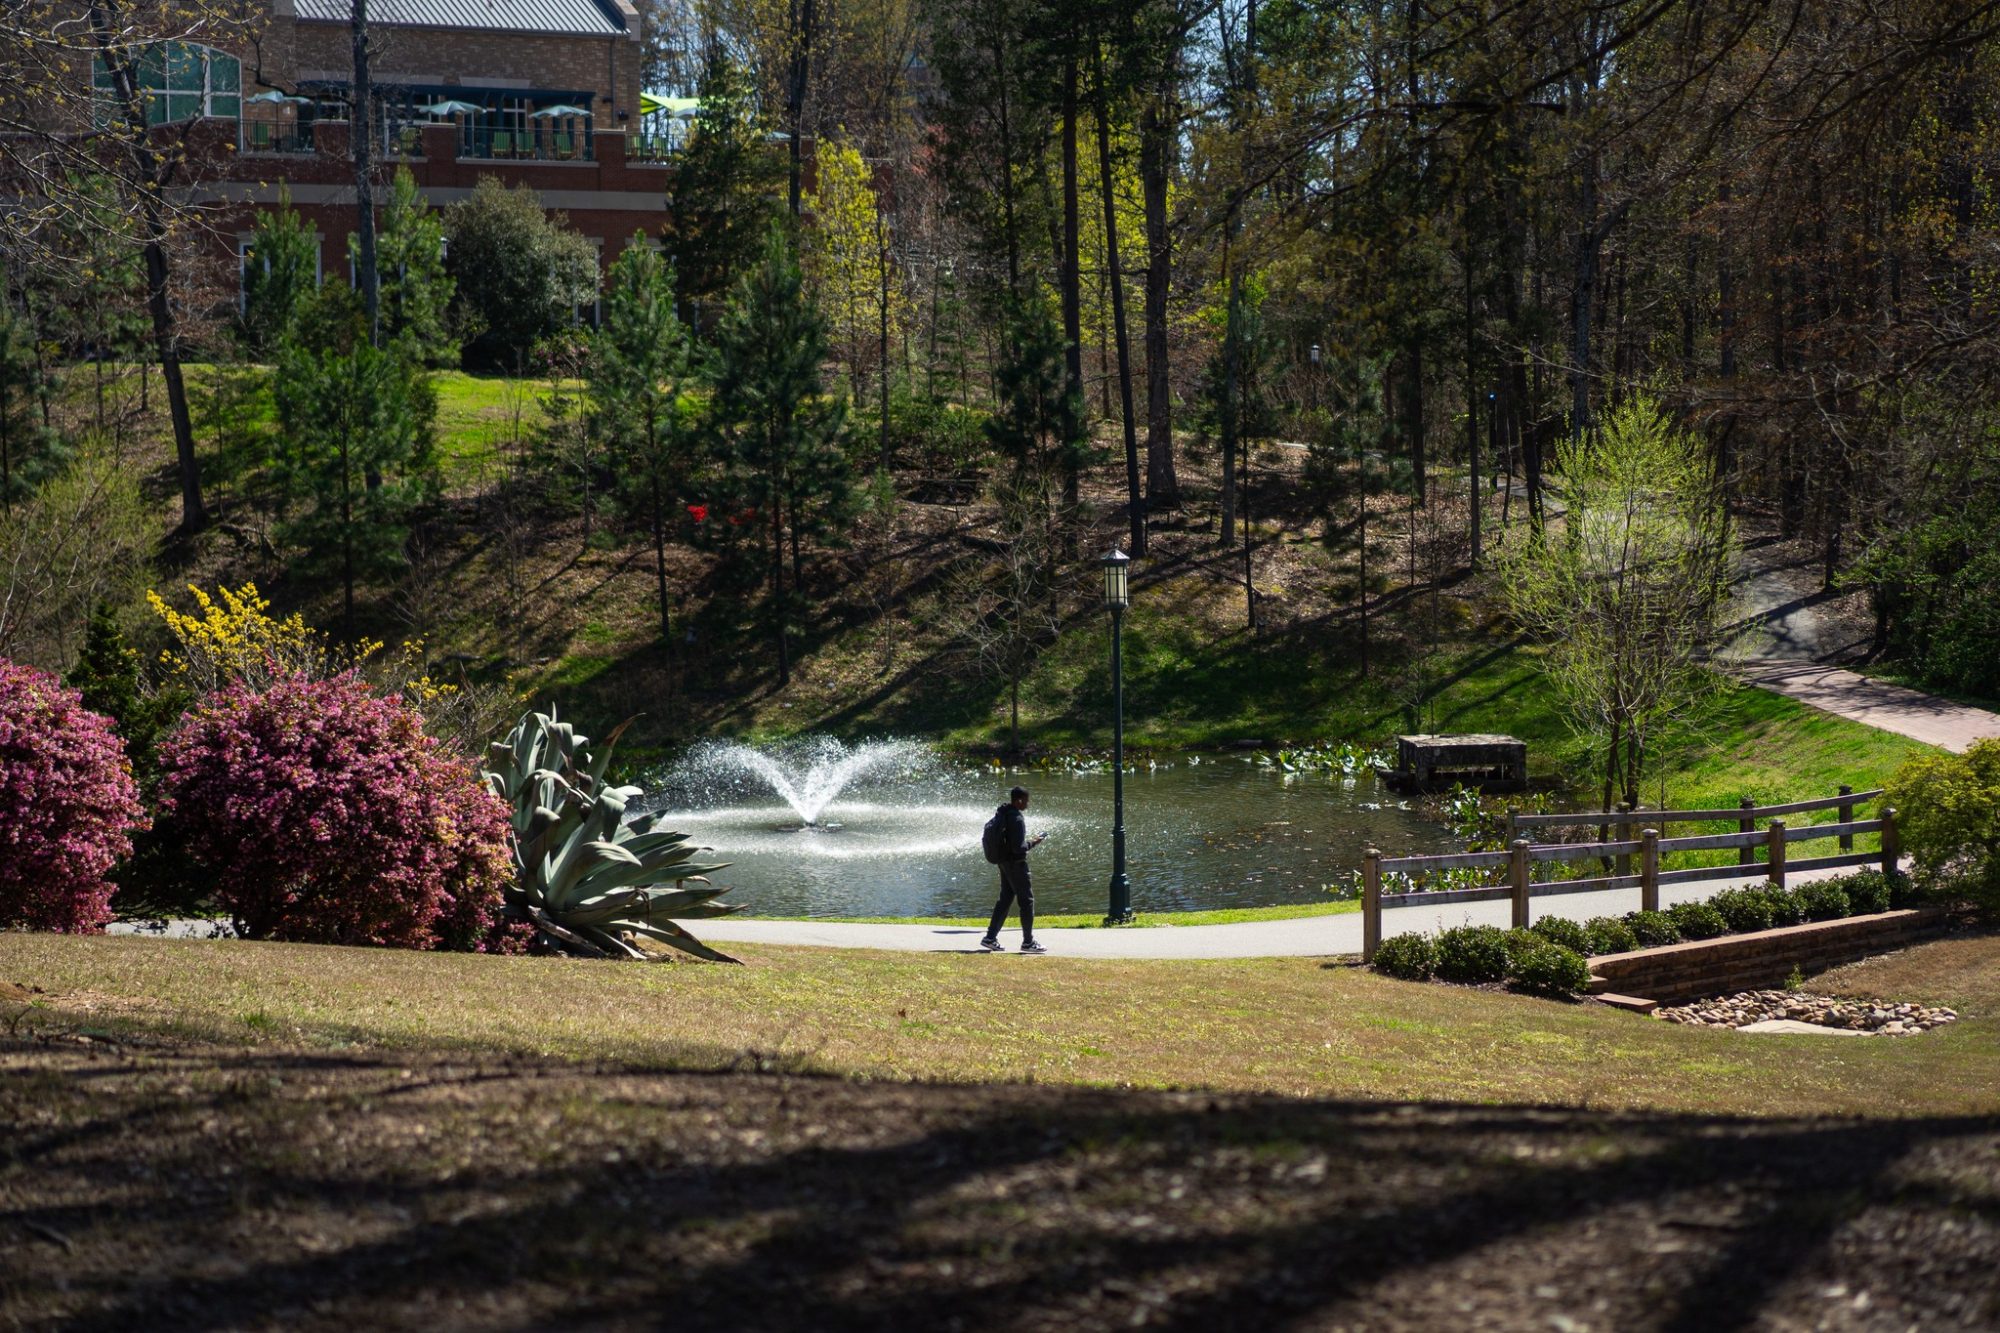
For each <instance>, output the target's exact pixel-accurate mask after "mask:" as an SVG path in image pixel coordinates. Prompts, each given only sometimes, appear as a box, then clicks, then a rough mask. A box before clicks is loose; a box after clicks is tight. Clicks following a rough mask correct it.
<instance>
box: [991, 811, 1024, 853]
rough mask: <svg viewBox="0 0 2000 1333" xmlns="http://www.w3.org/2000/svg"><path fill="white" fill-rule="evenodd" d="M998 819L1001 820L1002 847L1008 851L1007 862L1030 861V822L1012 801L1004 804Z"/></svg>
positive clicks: (997, 814) (998, 813) (997, 812)
mask: <svg viewBox="0 0 2000 1333" xmlns="http://www.w3.org/2000/svg"><path fill="white" fill-rule="evenodd" d="M995 815H996V817H997V818H998V819H999V820H1000V845H1001V846H1002V847H1003V848H1005V849H1006V852H1007V860H1009V861H1025V860H1027V859H1028V821H1027V819H1026V817H1025V816H1023V815H1022V814H1021V812H1020V811H1019V810H1016V809H1015V808H1014V803H1013V802H1012V801H1007V802H1005V803H1003V804H1002V805H1001V807H1000V809H999V810H998V811H996V812H995Z"/></svg>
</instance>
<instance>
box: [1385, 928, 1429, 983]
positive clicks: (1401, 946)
mask: <svg viewBox="0 0 2000 1333" xmlns="http://www.w3.org/2000/svg"><path fill="white" fill-rule="evenodd" d="M1375 970H1376V971H1377V972H1380V973H1381V974H1382V975H1384V976H1388V977H1401V978H1402V979H1403V980H1405V981H1429V980H1430V979H1431V974H1432V973H1434V972H1435V971H1437V946H1436V945H1435V944H1433V943H1432V942H1431V937H1430V936H1428V935H1419V934H1416V933H1415V932H1409V933H1406V934H1402V935H1396V936H1392V937H1391V938H1389V939H1386V940H1383V941H1382V946H1381V947H1380V948H1378V949H1377V950H1376V951H1375Z"/></svg>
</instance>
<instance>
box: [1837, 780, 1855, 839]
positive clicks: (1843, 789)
mask: <svg viewBox="0 0 2000 1333" xmlns="http://www.w3.org/2000/svg"><path fill="white" fill-rule="evenodd" d="M1840 794H1841V795H1842V796H1852V795H1854V788H1853V787H1852V786H1850V785H1849V784H1847V783H1845V782H1843V783H1841V784H1840ZM1839 813H1840V822H1841V823H1843V824H1852V823H1853V822H1854V802H1852V801H1842V802H1841V803H1840V811H1839ZM1840 850H1841V851H1843V852H1851V851H1853V850H1854V835H1853V834H1852V833H1843V834H1841V835H1840Z"/></svg>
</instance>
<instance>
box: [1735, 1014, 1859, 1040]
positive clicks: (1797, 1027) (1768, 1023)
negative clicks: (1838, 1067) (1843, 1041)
mask: <svg viewBox="0 0 2000 1333" xmlns="http://www.w3.org/2000/svg"><path fill="white" fill-rule="evenodd" d="M1736 1030H1737V1031H1738V1032H1755V1033H1758V1034H1760V1035H1762V1034H1764V1033H1767V1032H1779V1033H1794V1032H1795V1033H1798V1034H1799V1035H1800V1036H1803V1037H1870V1036H1873V1035H1874V1034H1873V1033H1872V1032H1863V1031H1861V1030H1860V1029H1858V1028H1829V1027H1821V1026H1820V1025H1819V1024H1818V1023H1801V1022H1799V1020H1798V1019H1796V1018H1767V1019H1765V1020H1764V1021H1763V1022H1761V1023H1745V1024H1744V1025H1743V1026H1742V1027H1740V1028H1737V1029H1736Z"/></svg>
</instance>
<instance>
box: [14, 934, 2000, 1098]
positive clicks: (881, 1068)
mask: <svg viewBox="0 0 2000 1333" xmlns="http://www.w3.org/2000/svg"><path fill="white" fill-rule="evenodd" d="M1935 950H1944V951H1945V952H1944V953H1942V954H1940V953H1937V952H1935ZM1952 950H1958V951H1959V954H1952V953H1951V952H1950V951H1952ZM742 952H743V956H744V958H745V959H746V961H747V962H748V963H749V966H745V967H723V966H714V967H698V966H674V965H666V966H658V967H650V968H648V967H638V966H629V967H620V966H615V965H602V964H595V965H594V964H588V963H576V962H570V961H565V960H557V959H502V958H481V957H464V956H450V955H435V956H427V955H420V954H408V953H399V952H395V951H391V950H359V949H325V948H313V947H308V946H297V945H272V944H241V943H210V942H193V941H158V940H135V939H106V938H94V939H92V938H86V939H64V938H60V937H54V936H34V935H19V934H13V935H0V977H4V978H5V979H8V980H11V981H15V982H18V983H22V984H27V985H34V986H39V987H41V988H42V989H43V990H44V991H45V992H47V993H48V995H49V997H50V998H49V999H48V1000H47V1001H46V1003H48V1004H49V1005H51V1006H52V1007H53V1008H54V1009H56V1010H57V1011H58V1012H63V1011H75V1012H81V1013H85V1014H88V1015H91V1019H90V1021H92V1022H96V1023H100V1024H106V1025H111V1026H114V1027H115V1026H121V1025H136V1026H138V1027H141V1028H156V1029H162V1030H167V1031H172V1032H175V1033H179V1034H182V1035H186V1036H194V1037H199V1038H203V1039H211V1040H225V1041H240V1040H247V1041H251V1042H264V1041H272V1042H278V1043H281V1044H291V1045H304V1046H309V1047H313V1048H317V1049H336V1048H337V1049H348V1048H368V1049H372V1048H378V1047H388V1048H392V1049H405V1048H408V1049H426V1048H428V1049H442V1050H464V1051H484V1052H488V1053H511V1054H520V1055H537V1056H556V1057H561V1058H565V1059H583V1060H615V1061H619V1062H626V1063H636V1064H640V1065H646V1066H654V1067H669V1068H681V1069H689V1068H693V1069H718V1068H730V1067H734V1066H736V1065H737V1064H739V1063H740V1062H741V1061H742V1060H743V1059H745V1058H747V1057H748V1056H750V1055H751V1054H752V1053H755V1056H756V1058H759V1059H765V1060H771V1061H776V1062H778V1063H779V1064H780V1065H781V1066H783V1067H785V1068H790V1069H796V1070H799V1071H801V1072H823V1073H832V1074H840V1075H845V1076H866V1077H870V1078H890V1079H921V1080H940V1079H942V1080H950V1081H964V1080H972V1081H1001V1082H1039V1083H1049V1082H1053V1083H1064V1084H1082V1085H1088V1086H1099V1087H1122V1086H1134V1087H1155V1088H1174V1087H1203V1088H1219V1089H1228V1090H1232V1091H1239V1092H1276V1093H1284V1094H1287V1095H1292V1096H1307V1095H1310V1096H1338V1097H1368V1098H1383V1097H1388V1098H1414V1099H1445V1100H1450V1101H1458V1102H1478V1103H1508V1104H1534V1103H1544V1102H1555V1103H1559V1104H1564V1105H1587V1106H1594V1107H1627V1108H1635V1107H1646V1108H1652V1109H1661V1110H1677V1111H1704V1112H1708V1111H1726V1112H1732V1113H1741V1114H1791V1113H1796V1114H1806V1113H1834V1112H1845V1113H1849V1114H1870V1113H1872V1114H1891V1113H1895V1114H1919V1113H1928V1114H1960V1113H1969V1112H1972V1111H1976V1110H1984V1109H2000V1041H1996V1040H1995V1038H1996V1036H2000V940H1994V939H1989V940H1985V941H1981V942H1979V943H1977V944H1974V943H1966V944H1962V945H1940V946H1933V952H1932V954H1931V957H1933V958H1939V957H1958V956H1960V954H1962V955H1963V957H1964V958H1965V959H1967V960H1972V961H1968V962H1967V963H1965V965H1962V966H1957V965H1955V966H1954V967H1952V968H1941V967H1937V966H1933V967H1929V968H1926V969H1924V970H1922V971H1918V970H1916V969H1909V970H1906V971H1903V972H1897V971H1895V970H1894V969H1891V970H1889V971H1886V972H1884V973H1882V974H1881V978H1882V980H1881V982H1880V984H1881V985H1883V986H1889V987H1894V988H1896V990H1897V993H1899V994H1903V995H1904V996H1905V997H1906V998H1910V999H1923V1000H1932V1001H1939V1002H1942V1003H1946V1004H1951V1005H1954V1006H1955V1007H1959V1008H1961V1009H1963V1010H1965V1011H1966V1012H1967V1014H1968V1017H1967V1019H1966V1020H1965V1021H1963V1022H1961V1023H1958V1024H1956V1025H1953V1026H1952V1027H1950V1028H1947V1029H1945V1030H1944V1031H1942V1032H1940V1033H1937V1034H1935V1035H1932V1036H1926V1037H1924V1038H1922V1039H1920V1040H1911V1041H1907V1042H1895V1041H1880V1042H1876V1041H1869V1042H1861V1043H1838V1044H1836V1043H1831V1042H1827V1043H1818V1044H1816V1043H1797V1042H1769V1043H1756V1042H1750V1041H1747V1040H1745V1039H1743V1038H1740V1037H1736V1036H1734V1035H1732V1034H1726V1033H1712V1032H1706V1031H1698V1030H1692V1029H1687V1028H1679V1027H1673V1026H1669V1025H1667V1024H1663V1023H1655V1022H1651V1021H1644V1020H1640V1019H1636V1018H1633V1017H1630V1016H1629V1015H1625V1014H1621V1013H1616V1012H1613V1011H1610V1010H1606V1009H1603V1008H1601V1007H1598V1006H1595V1005H1569V1004H1557V1003H1552V1002H1547V1001H1537V1000H1528V999H1523V998H1520V997H1516V996H1512V995H1506V994H1499V993H1486V992H1480V991H1468V990H1460V989H1454V988H1450V987H1444V986H1435V985H1419V984H1410V983H1402V982H1396V981H1391V980H1387V979H1384V978H1381V977H1378V976H1375V975H1374V974H1372V973H1370V972H1367V971H1364V970H1362V969H1360V968H1357V967H1351V966H1346V965H1332V964H1326V963H1323V962H1320V961H1316V960H1309V959H1259V960H1229V961H1212V962H1196V963H1182V962H1173V963H1169V962H1151V961H1123V962H1121V961H1108V960H1082V959H1063V958H1040V959H1019V958H1012V957H1008V958H986V957H958V956H945V955H925V954H871V953H857V952H850V951H839V952H834V951H823V950H810V949H782V948H773V947H763V948H758V947H745V948H744V949H743V950H742ZM1829 1046H1832V1047H1833V1049H1828V1047H1829Z"/></svg>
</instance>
